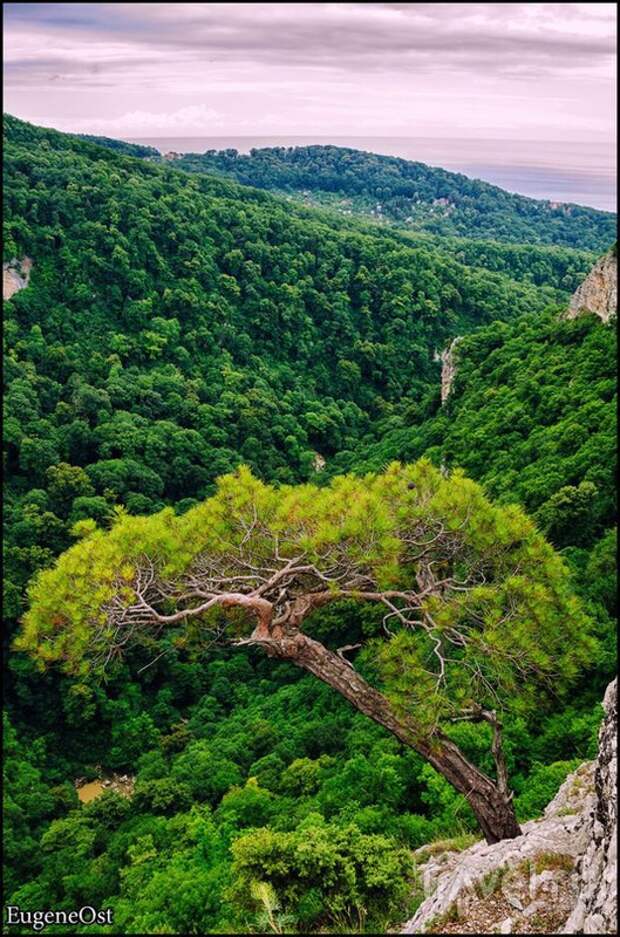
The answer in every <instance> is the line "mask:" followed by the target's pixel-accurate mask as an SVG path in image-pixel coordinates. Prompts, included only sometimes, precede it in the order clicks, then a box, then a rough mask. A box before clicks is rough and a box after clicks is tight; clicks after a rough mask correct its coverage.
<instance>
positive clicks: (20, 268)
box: [2, 257, 32, 300]
mask: <svg viewBox="0 0 620 937" xmlns="http://www.w3.org/2000/svg"><path fill="white" fill-rule="evenodd" d="M31 270H32V260H31V259H30V257H22V259H21V260H17V258H13V260H9V262H8V263H3V264H2V299H3V300H7V299H10V298H11V296H13V295H14V294H15V293H17V291H18V290H23V289H24V287H26V286H28V281H29V280H30V271H31Z"/></svg>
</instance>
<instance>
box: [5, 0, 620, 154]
mask: <svg viewBox="0 0 620 937" xmlns="http://www.w3.org/2000/svg"><path fill="white" fill-rule="evenodd" d="M614 17H615V7H614V5H613V4H611V3H609V4H606V3H602V4H600V3H599V4H579V3H295V4H291V3H275V4H274V3H175V4H171V3H8V4H5V5H4V18H5V81H4V88H5V106H6V107H7V109H8V110H11V109H12V110H13V112H14V113H16V114H18V116H23V117H25V118H26V119H27V120H34V121H35V122H36V120H37V119H38V115H40V114H41V112H42V110H44V111H45V113H46V114H47V115H54V119H57V121H58V123H57V124H56V125H57V126H59V127H61V128H63V129H73V130H95V129H97V130H98V132H106V133H110V134H113V133H119V134H120V133H125V132H131V133H133V134H135V135H140V134H148V133H152V134H166V135H167V134H171V133H178V134H185V133H187V134H191V135H195V134H197V133H202V132H204V131H205V126H208V127H209V128H214V127H219V128H221V129H222V130H223V131H224V132H227V133H255V132H261V133H274V134H277V133H306V132H311V133H315V132H317V133H332V132H335V131H336V132H341V133H350V132H353V133H355V132H358V131H361V132H364V133H375V134H388V133H393V134H403V135H404V134H408V135H412V134H425V133H426V134H444V135H447V134H452V135H461V136H463V135H470V134H474V135H475V134H476V133H478V135H492V134H496V135H510V134H512V135H513V136H514V135H517V136H520V137H522V138H523V137H524V135H526V134H530V135H532V136H533V137H536V138H544V135H545V134H547V136H548V135H549V134H551V135H552V136H555V137H556V138H557V137H558V136H567V135H571V136H572V137H573V138H575V139H578V138H580V137H584V136H586V135H598V136H599V137H600V136H606V138H607V139H611V138H612V136H613V123H612V119H611V117H610V114H612V113H613V112H614V103H615V102H614V90H615V85H614V69H615V19H614ZM43 101H44V102H45V107H44V108H43V106H42V102H43ZM194 107H195V108H198V110H197V111H194V110H191V108H194ZM95 115H96V116H95ZM51 119H52V117H51V116H50V117H48V118H47V120H48V121H49V120H51ZM132 121H133V122H134V124H133V125H131V122H132Z"/></svg>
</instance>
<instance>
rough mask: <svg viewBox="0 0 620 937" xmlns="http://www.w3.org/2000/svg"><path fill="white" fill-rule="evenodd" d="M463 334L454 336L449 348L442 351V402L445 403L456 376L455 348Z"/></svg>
mask: <svg viewBox="0 0 620 937" xmlns="http://www.w3.org/2000/svg"><path fill="white" fill-rule="evenodd" d="M460 340H461V336H460V335H457V337H456V338H453V339H452V341H451V342H450V344H449V345H448V347H447V348H444V350H443V351H442V353H441V402H442V404H444V403H445V402H446V400H447V399H448V397H449V395H450V391H451V390H452V384H453V382H454V378H455V377H456V355H455V350H456V346H457V344H458V343H459V342H460Z"/></svg>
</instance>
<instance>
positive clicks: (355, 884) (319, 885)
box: [231, 815, 413, 930]
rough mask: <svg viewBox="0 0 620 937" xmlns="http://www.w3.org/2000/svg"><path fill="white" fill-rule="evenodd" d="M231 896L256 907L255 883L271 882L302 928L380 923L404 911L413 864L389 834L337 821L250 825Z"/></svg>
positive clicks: (237, 847) (238, 846)
mask: <svg viewBox="0 0 620 937" xmlns="http://www.w3.org/2000/svg"><path fill="white" fill-rule="evenodd" d="M232 853H233V885H232V887H231V897H232V900H233V901H235V902H236V903H238V904H239V905H240V906H241V907H247V908H249V909H250V910H253V909H256V905H257V899H256V897H255V896H256V883H258V882H266V883H267V884H268V885H269V886H270V888H271V889H272V893H273V894H274V895H276V896H277V898H278V901H279V902H280V905H281V907H282V909H283V910H284V912H285V913H289V914H291V915H293V916H294V917H295V918H296V919H297V920H298V921H299V923H300V924H301V925H302V927H311V928H312V929H313V930H314V929H316V928H318V927H320V926H321V925H323V926H325V925H327V926H329V925H331V926H333V925H334V924H335V923H339V924H340V923H345V922H346V924H348V925H349V928H350V929H357V928H358V927H359V922H360V919H361V921H362V922H366V921H367V922H368V925H369V927H372V926H373V925H374V926H376V927H378V928H379V927H380V928H381V929H383V927H381V925H385V923H386V918H387V919H388V920H389V916H393V915H394V914H396V915H398V914H399V913H402V912H401V908H402V906H403V902H405V901H406V897H407V887H408V880H409V878H410V877H411V875H412V871H413V870H412V862H411V858H410V856H409V854H408V853H407V852H406V851H405V850H404V849H397V848H394V846H393V844H392V843H390V841H389V840H388V839H386V838H385V837H384V836H379V835H367V834H364V833H361V832H360V830H359V829H357V827H355V826H345V827H340V826H335V825H332V824H328V823H325V822H324V821H323V820H322V818H321V817H320V816H317V815H313V816H310V817H308V819H307V820H306V821H305V822H304V823H302V824H301V825H300V826H299V827H298V829H297V830H296V831H295V832H290V833H277V832H273V831H271V830H269V829H266V828H260V829H254V830H251V831H250V832H249V833H247V834H246V835H244V836H240V837H239V838H238V839H236V840H235V842H234V843H233V847H232Z"/></svg>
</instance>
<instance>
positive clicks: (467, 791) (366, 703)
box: [261, 633, 521, 843]
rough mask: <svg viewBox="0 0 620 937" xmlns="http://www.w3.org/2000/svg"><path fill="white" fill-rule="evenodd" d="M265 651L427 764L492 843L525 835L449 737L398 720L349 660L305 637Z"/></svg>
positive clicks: (507, 803) (505, 801)
mask: <svg viewBox="0 0 620 937" xmlns="http://www.w3.org/2000/svg"><path fill="white" fill-rule="evenodd" d="M261 643H262V642H261ZM263 646H264V649H265V651H266V653H267V654H269V656H272V657H279V658H282V659H284V660H289V661H291V662H292V663H294V664H296V665H297V666H298V667H303V669H304V670H307V671H309V672H310V673H312V674H314V676H315V677H318V679H319V680H322V681H323V682H324V683H326V684H328V686H330V687H332V688H333V689H334V690H337V691H338V693H340V694H341V695H342V696H344V697H345V699H347V700H348V701H349V702H350V703H351V704H352V705H353V706H354V707H355V708H356V709H358V710H359V711H360V712H362V713H364V714H365V715H366V716H368V717H369V718H370V719H373V720H374V721H375V722H378V723H379V725H382V726H384V727H385V728H386V729H387V730H388V731H389V732H391V733H392V734H393V735H395V736H396V738H398V739H399V740H400V741H401V742H402V743H403V744H404V745H406V746H407V747H408V748H412V749H413V750H414V751H416V752H418V754H420V755H421V756H422V757H423V758H424V759H426V761H428V762H429V763H430V764H431V765H432V766H433V768H435V769H436V770H437V771H438V772H439V773H440V774H441V775H442V776H443V777H444V778H445V779H446V780H447V781H449V782H450V784H452V786H453V787H454V788H455V789H456V790H457V791H458V792H459V793H460V794H463V795H464V796H465V798H466V800H467V801H468V803H469V805H470V806H471V808H472V810H473V812H474V814H475V816H476V819H477V820H478V823H479V824H480V827H481V829H482V832H483V833H484V836H485V838H486V840H487V842H488V843H497V842H499V841H500V840H502V839H512V838H513V837H515V836H520V835H521V830H520V828H519V824H518V823H517V818H516V816H515V812H514V806H513V804H512V802H511V800H510V799H509V797H508V796H507V794H506V793H504V792H503V791H501V790H499V789H498V786H497V784H496V783H495V782H494V781H493V780H492V779H491V778H489V777H487V775H485V774H484V773H483V772H481V771H479V770H478V768H476V766H475V765H473V764H472V763H471V762H470V761H468V760H467V758H465V756H464V755H463V753H462V752H461V751H460V749H459V748H458V747H457V746H456V745H455V744H454V742H451V741H450V739H448V738H447V737H446V736H445V735H443V734H442V733H434V734H433V736H432V737H430V738H429V737H428V735H425V734H424V733H423V731H422V730H421V728H420V727H419V726H417V725H416V723H415V722H414V720H410V719H406V718H402V717H400V716H397V715H396V714H395V712H394V710H393V709H392V707H391V705H390V703H389V702H388V700H387V699H386V698H385V697H384V696H382V694H381V693H379V691H378V690H375V689H374V688H373V687H371V686H370V684H368V683H367V682H366V681H365V680H364V678H363V677H361V676H360V675H359V674H358V673H357V671H356V670H355V669H354V668H353V667H352V666H351V664H349V663H348V662H347V661H346V660H344V659H343V658H341V657H339V656H338V655H337V654H335V653H334V652H333V651H330V650H328V648H326V647H324V645H322V644H320V643H319V642H318V641H314V640H313V639H312V638H309V637H308V636H307V635H305V634H301V633H297V634H294V635H292V636H282V637H281V638H279V639H278V640H277V641H269V642H265V644H264V645H263Z"/></svg>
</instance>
